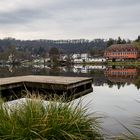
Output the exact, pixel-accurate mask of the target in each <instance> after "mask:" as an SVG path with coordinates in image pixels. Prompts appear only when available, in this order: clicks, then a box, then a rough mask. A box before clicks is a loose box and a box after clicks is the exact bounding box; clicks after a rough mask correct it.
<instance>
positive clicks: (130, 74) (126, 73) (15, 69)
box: [0, 65, 140, 89]
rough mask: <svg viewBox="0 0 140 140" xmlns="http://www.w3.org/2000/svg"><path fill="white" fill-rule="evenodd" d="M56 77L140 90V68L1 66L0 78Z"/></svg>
mask: <svg viewBox="0 0 140 140" xmlns="http://www.w3.org/2000/svg"><path fill="white" fill-rule="evenodd" d="M32 74H33V75H54V76H83V77H84V76H90V77H93V79H94V80H93V84H94V85H96V86H103V85H104V84H107V85H108V86H109V87H112V86H113V85H117V86H118V88H120V87H121V86H125V85H126V84H127V85H129V84H134V85H135V86H136V87H137V88H138V89H139V88H140V68H138V67H107V66H92V65H74V66H69V67H68V66H67V67H66V66H64V67H48V66H44V65H30V66H11V65H7V66H0V77H1V78H2V77H11V76H22V75H32Z"/></svg>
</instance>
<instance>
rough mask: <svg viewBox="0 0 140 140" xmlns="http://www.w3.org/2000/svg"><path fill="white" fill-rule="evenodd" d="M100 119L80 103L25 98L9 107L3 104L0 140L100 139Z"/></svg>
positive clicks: (0, 112) (0, 107)
mask: <svg viewBox="0 0 140 140" xmlns="http://www.w3.org/2000/svg"><path fill="white" fill-rule="evenodd" d="M98 119H99V118H98V117H91V116H90V115H88V114H87V108H85V107H81V105H80V103H79V104H78V105H74V104H73V103H62V102H61V101H60V102H59V103H58V102H56V101H53V102H52V101H50V102H47V103H46V102H44V101H43V100H41V99H25V100H24V101H22V103H21V102H20V103H19V104H16V105H12V106H9V105H8V104H7V103H4V102H2V101H0V138H1V139H4V140H94V139H95V140H97V139H98V140H100V139H102V137H101V135H100V133H99V132H100V131H99V130H100V129H99V128H100V127H99V122H98Z"/></svg>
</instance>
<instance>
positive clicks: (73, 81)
mask: <svg viewBox="0 0 140 140" xmlns="http://www.w3.org/2000/svg"><path fill="white" fill-rule="evenodd" d="M92 81H93V79H92V78H87V77H63V76H35V75H29V76H17V77H8V78H0V90H1V91H3V90H12V89H15V88H19V87H23V86H24V87H26V88H30V89H31V88H32V89H39V90H40V89H43V90H45V91H49V92H54V93H59V94H62V93H66V94H78V95H79V94H86V93H89V92H92V91H93V89H92Z"/></svg>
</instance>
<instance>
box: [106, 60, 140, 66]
mask: <svg viewBox="0 0 140 140" xmlns="http://www.w3.org/2000/svg"><path fill="white" fill-rule="evenodd" d="M107 65H108V66H140V61H134V62H107Z"/></svg>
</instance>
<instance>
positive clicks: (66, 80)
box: [0, 75, 92, 86]
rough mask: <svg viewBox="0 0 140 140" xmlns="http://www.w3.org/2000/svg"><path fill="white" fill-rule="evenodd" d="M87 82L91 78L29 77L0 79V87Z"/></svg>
mask: <svg viewBox="0 0 140 140" xmlns="http://www.w3.org/2000/svg"><path fill="white" fill-rule="evenodd" d="M89 80H92V78H88V77H63V76H34V75H29V76H17V77H8V78H0V86H2V85H6V84H13V83H21V82H37V83H50V84H62V85H69V84H75V83H79V82H84V81H89Z"/></svg>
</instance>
